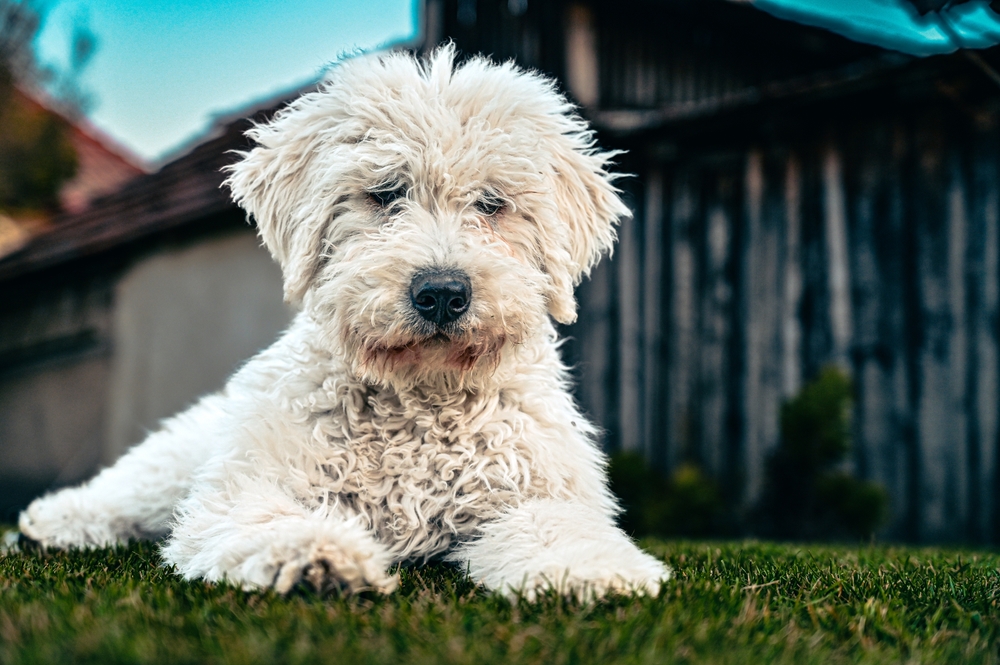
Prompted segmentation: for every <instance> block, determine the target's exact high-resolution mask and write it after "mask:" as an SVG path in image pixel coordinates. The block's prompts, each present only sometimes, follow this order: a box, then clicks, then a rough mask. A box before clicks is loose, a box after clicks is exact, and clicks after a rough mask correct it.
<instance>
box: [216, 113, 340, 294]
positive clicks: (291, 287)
mask: <svg viewBox="0 0 1000 665" xmlns="http://www.w3.org/2000/svg"><path fill="white" fill-rule="evenodd" d="M294 107H295V104H294V103H293V104H292V105H291V106H290V107H288V108H286V109H285V110H283V111H282V112H279V114H278V115H277V116H276V117H275V119H274V120H272V121H271V122H270V123H268V124H263V125H257V126H255V127H253V128H252V129H251V130H249V131H248V132H247V136H248V137H249V138H251V139H253V140H254V141H256V142H257V143H258V145H257V147H255V148H253V149H252V150H250V151H248V152H244V153H240V154H241V156H242V159H241V160H240V161H238V162H237V163H235V164H233V165H232V166H230V167H228V168H227V169H226V170H227V171H228V173H229V177H228V178H227V179H226V181H225V183H224V184H225V185H227V186H228V187H229V189H230V190H231V191H232V195H233V200H234V201H236V203H237V204H239V205H240V206H241V207H242V208H243V209H244V210H246V211H247V212H248V213H249V214H250V215H252V216H253V218H254V220H255V221H256V222H257V230H258V232H259V233H260V237H261V239H262V240H263V241H264V244H265V245H266V246H267V248H268V250H269V251H270V252H271V256H273V257H274V259H275V260H276V261H277V262H278V264H279V265H280V266H281V271H282V273H283V275H284V281H285V300H286V301H288V302H289V303H298V302H300V301H301V300H302V297H303V296H304V295H305V292H306V290H307V289H308V287H309V283H310V281H311V279H312V277H313V274H314V272H315V271H316V268H317V266H318V265H319V260H320V252H321V251H322V242H323V232H324V224H322V223H321V220H317V219H312V218H313V217H315V216H316V215H317V210H316V206H315V205H314V204H315V202H316V199H317V198H320V197H317V196H316V192H312V191H310V188H311V187H314V186H315V183H314V182H310V180H311V179H310V177H309V175H310V168H309V166H310V160H311V159H312V158H313V156H314V155H315V154H316V152H317V148H318V146H317V145H314V143H316V142H317V141H318V138H317V136H318V134H319V132H313V133H311V134H303V133H299V132H295V131H289V128H288V127H283V126H282V125H285V124H289V123H290V121H291V120H292V118H291V116H292V115H293V114H294V113H295V109H294ZM312 180H315V179H312ZM310 201H313V204H310Z"/></svg>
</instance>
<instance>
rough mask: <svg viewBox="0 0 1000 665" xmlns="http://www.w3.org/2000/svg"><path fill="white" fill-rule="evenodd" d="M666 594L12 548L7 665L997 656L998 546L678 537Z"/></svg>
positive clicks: (3, 649) (653, 546)
mask: <svg viewBox="0 0 1000 665" xmlns="http://www.w3.org/2000/svg"><path fill="white" fill-rule="evenodd" d="M645 545H646V546H647V548H648V549H649V550H650V551H651V552H652V553H653V554H655V555H656V556H659V557H661V558H663V559H665V560H666V561H667V563H668V564H669V565H670V566H671V567H673V568H674V570H675V571H676V578H675V579H674V580H672V581H671V582H669V583H668V585H667V587H666V588H665V590H664V591H663V593H661V595H660V596H659V597H658V598H635V597H619V598H613V599H609V600H606V601H602V602H600V603H577V602H574V601H569V600H566V599H562V598H558V597H553V596H549V597H545V598H543V599H541V600H540V601H538V602H536V603H528V602H524V601H521V602H515V603H510V602H508V601H506V600H505V599H503V598H500V597H497V596H494V595H491V594H487V593H485V592H484V591H482V590H481V589H478V588H476V587H475V586H474V585H473V584H472V583H470V581H469V580H468V579H467V578H466V577H465V576H464V575H463V574H462V573H461V571H457V570H455V569H453V568H449V567H446V566H442V565H431V566H428V567H425V568H412V569H411V568H405V569H403V571H402V585H401V588H400V590H399V592H398V593H396V594H394V595H391V596H388V597H380V596H355V597H341V596H333V597H329V598H318V597H316V596H314V595H312V594H309V593H302V594H299V595H293V596H291V597H287V598H282V597H279V596H276V595H274V594H273V593H269V592H266V593H258V592H245V591H241V590H239V589H235V588H232V587H229V586H226V585H209V584H205V583H201V582H185V581H183V580H181V579H179V578H177V577H176V576H174V575H173V574H171V573H170V572H169V571H168V570H165V569H163V568H161V567H159V558H158V556H157V554H156V550H155V547H154V546H152V545H150V544H138V545H134V546H132V547H128V548H117V549H106V550H96V551H92V552H73V553H53V554H47V555H39V554H12V555H9V556H6V557H4V556H2V555H0V663H4V664H9V665H21V664H25V665H26V664H29V663H83V664H86V663H99V664H101V665H113V664H115V663H180V664H184V663H229V664H233V665H239V664H242V663H350V664H351V665H366V664H368V663H372V664H376V663H379V664H381V663H415V664H418V665H419V664H422V663H428V664H429V663H455V664H465V663H467V664H470V665H490V664H492V663H498V664H499V663H503V664H508V663H509V664H512V665H520V664H522V663H524V664H529V663H530V664H535V663H538V664H543V665H550V664H552V665H559V664H563V663H574V664H579V665H584V664H587V663H601V664H605V663H607V664H613V663H629V664H637V665H638V664H645V663H650V664H652V663H665V662H670V663H718V664H727V663H733V664H743V663H746V664H750V663H778V664H785V663H789V664H790V663H805V664H816V665H821V664H822V665H826V664H830V663H832V664H838V663H862V664H873V663H902V662H907V663H970V664H974V665H977V664H986V663H997V662H998V647H1000V608H998V603H1000V572H998V570H1000V556H998V555H996V554H991V553H983V552H962V551H943V550H933V549H914V548H882V547H878V548H873V547H863V548H849V547H822V546H816V547H813V546H810V547H804V546H800V545H774V544H762V543H754V542H746V543H707V544H703V543H690V542H673V543H662V542H655V541H647V542H646V543H645Z"/></svg>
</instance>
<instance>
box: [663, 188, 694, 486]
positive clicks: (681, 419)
mask: <svg viewBox="0 0 1000 665" xmlns="http://www.w3.org/2000/svg"><path fill="white" fill-rule="evenodd" d="M672 203H673V205H672V210H671V218H672V219H671V224H670V252H671V255H670V266H671V280H670V329H671V335H670V340H669V342H670V344H669V348H670V351H669V358H670V360H669V363H670V364H669V388H668V391H669V395H670V397H669V399H670V401H669V405H670V408H669V411H668V427H669V431H670V437H669V438H670V445H669V449H668V451H667V458H666V460H665V461H666V465H667V467H668V468H673V467H674V466H675V465H676V464H678V463H679V462H680V461H682V460H683V459H685V458H686V457H687V456H689V455H690V454H691V453H692V446H693V444H694V439H695V422H694V419H695V414H694V412H693V410H694V399H695V394H694V387H695V386H694V379H695V378H696V376H697V357H698V356H697V346H696V344H697V328H696V326H697V320H696V319H697V313H696V311H695V302H696V295H695V293H696V259H695V246H694V243H693V237H692V232H693V229H694V226H695V224H696V223H697V220H696V215H697V210H698V203H699V202H698V194H697V185H696V182H695V175H694V174H693V173H692V169H687V170H685V171H683V172H681V173H679V174H678V179H677V181H676V185H675V189H674V196H673V201H672Z"/></svg>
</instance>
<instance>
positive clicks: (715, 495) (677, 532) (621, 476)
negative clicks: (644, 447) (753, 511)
mask: <svg viewBox="0 0 1000 665" xmlns="http://www.w3.org/2000/svg"><path fill="white" fill-rule="evenodd" d="M608 471H609V476H610V479H611V490H612V492H614V494H615V495H616V496H617V497H618V498H619V500H620V501H621V505H622V508H623V512H622V515H621V517H620V523H621V526H622V528H623V529H625V531H626V532H628V533H631V534H634V535H636V536H650V535H656V536H685V537H693V538H701V537H705V536H711V535H718V533H719V530H720V528H721V520H722V517H723V515H724V503H723V500H722V496H721V494H720V493H719V490H718V488H717V487H716V486H715V483H713V482H712V481H711V480H710V479H708V478H707V477H706V476H705V474H704V473H702V471H701V469H699V468H698V467H697V466H695V465H693V464H682V465H680V466H679V467H677V469H676V470H675V471H674V473H673V474H672V475H671V476H669V477H666V476H664V475H662V474H660V473H658V472H657V471H655V470H654V469H653V468H652V467H650V466H649V465H647V463H646V461H645V460H644V459H643V458H642V456H640V455H638V454H636V453H618V454H616V455H614V456H613V457H612V458H611V466H610V468H609V470H608Z"/></svg>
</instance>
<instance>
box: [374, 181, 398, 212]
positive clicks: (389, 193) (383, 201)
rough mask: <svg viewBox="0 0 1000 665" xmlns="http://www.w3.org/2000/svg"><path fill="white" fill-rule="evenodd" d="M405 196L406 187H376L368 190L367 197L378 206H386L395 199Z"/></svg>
mask: <svg viewBox="0 0 1000 665" xmlns="http://www.w3.org/2000/svg"><path fill="white" fill-rule="evenodd" d="M405 197H406V187H402V186H400V187H396V188H395V189H377V190H373V191H369V192H368V198H370V199H371V200H372V201H374V202H375V203H377V204H378V205H379V207H382V208H388V207H389V206H391V205H392V204H393V203H395V202H396V201H398V200H400V199H402V198H405Z"/></svg>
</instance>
